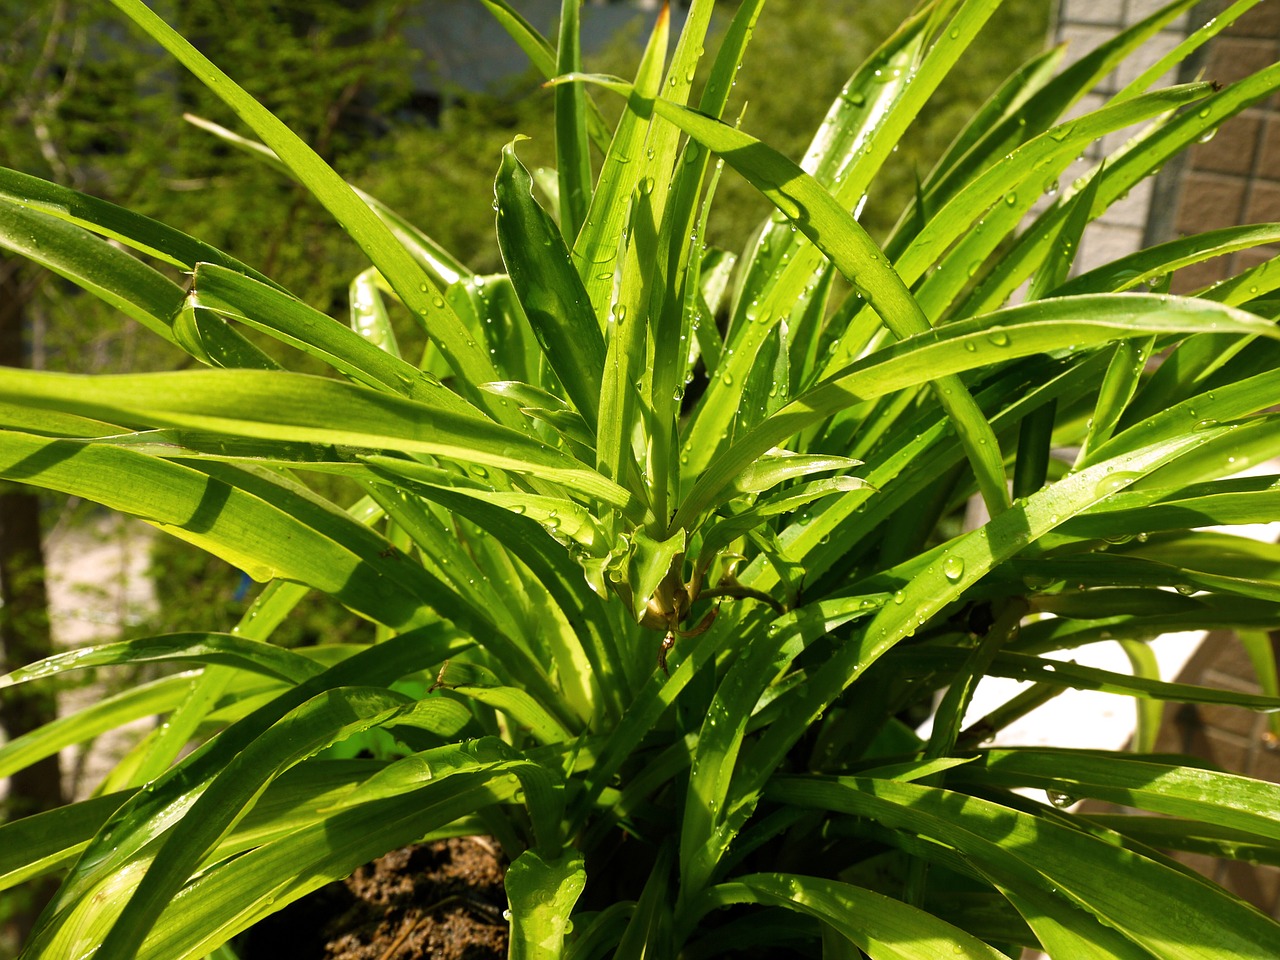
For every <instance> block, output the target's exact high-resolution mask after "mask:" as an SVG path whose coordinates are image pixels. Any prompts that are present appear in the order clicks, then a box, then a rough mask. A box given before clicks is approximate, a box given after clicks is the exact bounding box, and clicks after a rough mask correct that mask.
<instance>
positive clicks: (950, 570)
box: [942, 556, 964, 583]
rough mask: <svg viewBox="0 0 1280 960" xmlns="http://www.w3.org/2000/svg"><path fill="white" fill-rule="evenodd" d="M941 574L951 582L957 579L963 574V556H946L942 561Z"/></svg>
mask: <svg viewBox="0 0 1280 960" xmlns="http://www.w3.org/2000/svg"><path fill="white" fill-rule="evenodd" d="M942 575H943V576H944V577H946V578H947V579H948V580H950V581H951V582H952V583H956V582H957V581H959V579H960V578H961V577H963V576H964V558H963V557H957V556H950V557H947V559H946V560H944V561H943V562H942Z"/></svg>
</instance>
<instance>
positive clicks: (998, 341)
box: [987, 330, 1009, 347]
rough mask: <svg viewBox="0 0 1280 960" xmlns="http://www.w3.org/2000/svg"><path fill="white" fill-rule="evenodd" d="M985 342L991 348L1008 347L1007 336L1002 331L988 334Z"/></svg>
mask: <svg viewBox="0 0 1280 960" xmlns="http://www.w3.org/2000/svg"><path fill="white" fill-rule="evenodd" d="M987 342H988V343H990V344H991V345H992V346H993V347H1007V346H1008V345H1009V335H1008V334H1007V333H1005V332H1004V331H1003V330H997V331H996V332H995V333H992V334H988V336H987Z"/></svg>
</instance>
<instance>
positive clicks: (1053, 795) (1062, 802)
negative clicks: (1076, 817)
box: [1044, 790, 1076, 810]
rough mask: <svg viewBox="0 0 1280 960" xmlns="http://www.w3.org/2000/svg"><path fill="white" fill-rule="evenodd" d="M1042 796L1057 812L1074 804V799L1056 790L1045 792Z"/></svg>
mask: <svg viewBox="0 0 1280 960" xmlns="http://www.w3.org/2000/svg"><path fill="white" fill-rule="evenodd" d="M1044 795H1045V797H1046V798H1047V799H1048V800H1049V803H1050V804H1052V805H1053V806H1055V807H1057V808H1058V809H1059V810H1064V809H1066V808H1067V807H1069V806H1071V805H1072V804H1073V803H1075V802H1076V798H1075V797H1073V796H1071V795H1070V794H1066V793H1061V792H1059V791H1057V790H1046V791H1045V792H1044Z"/></svg>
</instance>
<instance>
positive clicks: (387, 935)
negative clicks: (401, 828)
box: [236, 837, 507, 960]
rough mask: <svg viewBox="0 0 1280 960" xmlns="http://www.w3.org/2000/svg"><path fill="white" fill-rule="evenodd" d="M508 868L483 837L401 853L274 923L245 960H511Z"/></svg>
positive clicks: (243, 947)
mask: <svg viewBox="0 0 1280 960" xmlns="http://www.w3.org/2000/svg"><path fill="white" fill-rule="evenodd" d="M505 869H506V864H505V862H504V861H503V858H502V854H501V851H500V850H499V849H498V848H497V847H496V845H495V844H493V843H491V842H490V841H489V840H487V839H485V838H483V837H461V838H456V839H452V840H441V841H438V842H435V843H427V844H417V845H414V846H410V847H403V848H402V849H400V850H393V851H391V852H390V853H388V854H386V855H385V856H382V857H379V858H378V859H377V860H374V861H373V862H371V863H367V864H365V865H364V866H362V867H360V868H359V869H358V870H356V872H355V873H353V874H352V875H351V876H350V877H348V878H347V879H346V880H343V881H342V882H340V883H331V884H329V885H327V886H325V887H322V888H321V889H319V890H317V891H315V892H314V893H312V894H309V895H308V896H306V897H303V898H302V899H300V900H298V901H297V902H295V903H292V904H290V905H289V906H288V907H286V908H285V909H284V910H281V911H280V912H279V913H276V914H273V915H272V916H270V917H267V918H266V919H264V920H263V921H261V922H260V923H258V924H257V925H256V926H254V927H253V929H251V930H249V931H248V932H247V933H246V935H245V937H244V939H243V940H242V941H241V942H240V943H238V944H237V945H236V949H237V952H238V953H239V954H240V957H241V960H278V958H279V957H291V958H294V960H428V958H430V960H503V958H505V957H506V955H507V922H506V921H505V920H504V919H503V917H502V911H503V909H504V908H505V906H506V893H505V892H504V890H503V886H502V878H503V873H504V871H505Z"/></svg>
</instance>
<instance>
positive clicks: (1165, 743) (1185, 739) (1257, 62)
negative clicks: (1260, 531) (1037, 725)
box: [1055, 0, 1280, 956]
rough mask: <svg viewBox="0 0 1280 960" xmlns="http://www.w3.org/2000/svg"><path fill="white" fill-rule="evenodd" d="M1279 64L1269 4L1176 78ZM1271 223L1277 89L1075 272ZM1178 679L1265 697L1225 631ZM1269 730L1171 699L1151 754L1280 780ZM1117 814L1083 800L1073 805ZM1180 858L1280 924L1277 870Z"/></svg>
mask: <svg viewBox="0 0 1280 960" xmlns="http://www.w3.org/2000/svg"><path fill="white" fill-rule="evenodd" d="M1156 5H1157V4H1156V3H1154V2H1152V0H1062V2H1061V4H1060V9H1059V18H1058V24H1057V26H1056V28H1055V33H1056V39H1057V40H1059V41H1067V42H1068V43H1070V44H1071V45H1072V46H1073V47H1075V50H1073V51H1072V52H1070V53H1069V54H1068V57H1069V58H1079V57H1080V56H1081V55H1083V53H1084V52H1086V51H1087V50H1089V49H1092V48H1093V47H1094V46H1096V45H1097V44H1098V43H1099V42H1101V41H1102V40H1103V39H1105V38H1106V37H1108V36H1111V35H1112V34H1113V33H1114V32H1115V31H1117V30H1119V29H1121V28H1122V27H1123V26H1125V25H1128V24H1131V23H1134V22H1135V21H1136V20H1138V19H1141V18H1142V17H1144V16H1146V15H1147V14H1149V13H1150V12H1152V10H1154V9H1155V6H1156ZM1222 5H1225V4H1220V5H1219V6H1222ZM1212 8H1213V3H1212V2H1210V3H1204V4H1202V5H1201V7H1200V8H1198V9H1197V11H1196V14H1195V16H1194V17H1193V18H1192V19H1191V22H1192V23H1194V24H1199V23H1202V22H1204V20H1205V18H1206V17H1207V16H1208V15H1209V14H1210V13H1211V12H1212ZM1186 27H1187V18H1185V17H1184V18H1182V19H1180V20H1178V21H1176V22H1175V23H1174V24H1171V25H1170V29H1169V30H1167V31H1166V32H1165V33H1162V34H1161V35H1160V36H1159V37H1158V38H1157V41H1158V42H1157V47H1158V48H1159V49H1160V50H1164V49H1169V48H1170V45H1171V44H1174V43H1176V42H1178V40H1179V39H1180V38H1181V36H1182V35H1183V33H1184V32H1185V30H1186ZM1148 62H1151V61H1150V60H1148ZM1276 62H1280V3H1277V2H1274V0H1273V2H1270V3H1267V2H1263V3H1261V4H1259V5H1258V6H1257V7H1255V8H1254V9H1253V10H1251V11H1250V12H1249V13H1247V14H1245V15H1244V16H1243V17H1241V18H1240V19H1239V20H1238V21H1237V22H1236V23H1234V24H1232V25H1231V26H1230V27H1228V28H1227V29H1226V30H1224V31H1223V32H1222V34H1220V35H1219V36H1218V37H1217V38H1216V39H1215V40H1213V41H1212V42H1211V43H1210V44H1209V46H1208V47H1207V49H1205V50H1204V51H1203V54H1202V56H1201V57H1200V58H1199V62H1198V63H1192V64H1191V65H1190V70H1189V71H1184V73H1183V75H1182V76H1181V77H1179V79H1181V80H1191V79H1195V78H1196V73H1197V72H1199V73H1200V75H1201V76H1203V78H1204V79H1208V80H1217V81H1218V82H1219V83H1222V84H1227V83H1231V82H1233V81H1235V80H1239V79H1241V78H1242V77H1244V76H1247V75H1248V74H1251V73H1253V72H1255V71H1257V70H1260V69H1262V68H1265V67H1268V66H1270V65H1271V64H1274V63H1276ZM1143 66H1145V64H1138V63H1134V64H1129V65H1125V66H1122V67H1121V68H1118V69H1117V70H1116V71H1115V72H1114V73H1113V74H1112V75H1111V76H1109V77H1107V78H1106V80H1104V81H1103V83H1102V84H1100V85H1099V87H1098V88H1097V90H1095V91H1094V92H1093V93H1091V94H1090V95H1089V97H1088V98H1087V101H1086V102H1085V103H1082V104H1080V105H1079V107H1078V108H1077V110H1076V111H1075V114H1077V115H1078V114H1079V113H1083V112H1085V111H1086V110H1091V109H1096V108H1097V107H1099V106H1101V105H1102V104H1103V103H1104V102H1105V101H1106V99H1107V97H1108V96H1109V95H1110V94H1112V93H1114V92H1115V91H1116V90H1118V89H1119V88H1120V87H1121V86H1123V84H1124V82H1125V81H1126V80H1127V79H1128V78H1129V77H1131V76H1134V75H1136V71H1137V70H1138V69H1141V68H1142V67H1143ZM1119 142H1120V141H1119V140H1118V139H1116V136H1115V135H1113V137H1112V138H1109V139H1108V140H1107V141H1106V142H1104V143H1103V144H1101V145H1095V147H1094V149H1093V151H1092V152H1090V153H1088V154H1086V156H1085V157H1084V158H1083V159H1082V160H1081V161H1080V163H1079V167H1078V170H1076V171H1073V172H1072V173H1070V174H1069V176H1078V175H1079V173H1082V172H1084V171H1085V170H1087V169H1089V168H1091V167H1092V166H1093V165H1094V164H1096V162H1097V160H1098V159H1100V158H1101V157H1102V156H1105V155H1106V153H1108V152H1109V151H1110V150H1111V149H1113V148H1114V147H1115V146H1116V145H1118V143H1119ZM1270 221H1280V95H1276V96H1273V97H1271V98H1270V99H1268V100H1267V101H1264V102H1262V103H1260V104H1258V105H1257V106H1255V107H1251V108H1250V109H1248V110H1245V111H1242V112H1241V113H1240V114H1239V115H1238V116H1236V117H1234V118H1232V119H1231V120H1229V121H1227V122H1226V123H1224V124H1223V125H1222V127H1221V128H1220V129H1219V131H1218V133H1217V134H1216V136H1214V137H1213V138H1212V139H1211V140H1209V141H1207V142H1205V143H1202V144H1198V145H1197V146H1196V147H1194V148H1193V149H1192V150H1191V151H1190V153H1189V155H1187V156H1186V157H1185V159H1183V160H1181V161H1180V162H1171V163H1170V164H1168V165H1167V166H1166V168H1165V170H1164V171H1163V172H1162V174H1161V176H1160V177H1159V178H1158V179H1157V181H1156V183H1155V184H1154V185H1152V186H1147V187H1144V189H1143V190H1142V191H1141V192H1140V191H1138V190H1134V191H1133V192H1132V194H1131V196H1130V198H1129V199H1128V201H1127V202H1126V204H1125V205H1124V206H1123V207H1121V209H1120V210H1118V211H1115V212H1109V213H1108V215H1107V216H1105V217H1103V218H1101V219H1100V220H1099V221H1098V222H1097V223H1095V224H1093V225H1091V226H1090V228H1089V231H1088V232H1087V233H1086V234H1085V239H1084V242H1083V243H1082V245H1081V253H1080V257H1079V259H1078V261H1077V268H1078V269H1090V268H1091V267H1093V266H1096V265H1098V264H1100V263H1103V262H1106V261H1108V260H1111V259H1114V258H1115V257H1118V256H1122V255H1124V254H1125V253H1128V252H1130V251H1132V250H1136V249H1138V248H1139V246H1143V245H1149V244H1153V243H1159V242H1162V241H1165V240H1169V239H1172V238H1174V237H1176V236H1182V235H1187V234H1191V233H1198V232H1202V231H1205V230H1212V229H1215V228H1219V227H1229V226H1234V225H1238V224H1245V223H1260V222H1270ZM1277 255H1280V248H1276V247H1266V248H1259V249H1254V250H1247V251H1242V252H1239V253H1236V254H1232V255H1230V256H1226V257H1219V258H1217V259H1215V260H1211V261H1208V262H1206V263H1202V264H1197V265H1196V266H1194V267H1190V268H1187V269H1183V270H1180V271H1178V273H1177V274H1176V275H1175V276H1174V280H1173V290H1174V292H1177V293H1186V292H1191V291H1195V290H1198V289H1200V288H1202V287H1204V286H1205V285H1207V284H1210V283H1214V282H1216V281H1218V280H1221V279H1224V278H1225V277H1228V276H1231V275H1233V274H1235V273H1237V272H1239V271H1240V270H1242V269H1246V268H1248V267H1251V266H1253V265H1255V264H1257V263H1260V262H1262V261H1263V260H1268V259H1271V258H1272V257H1275V256H1277ZM1278 519H1280V518H1278ZM1270 526H1271V528H1272V533H1271V536H1275V533H1276V531H1277V530H1280V523H1277V524H1271V525H1270ZM1272 648H1273V652H1274V653H1276V654H1277V655H1280V631H1278V632H1276V633H1273V634H1272ZM1176 679H1177V680H1178V681H1179V682H1182V683H1192V684H1198V685H1203V686H1209V687H1216V688H1219V689H1227V690H1238V691H1241V692H1248V693H1261V692H1262V690H1261V687H1260V686H1259V684H1258V682H1257V678H1256V676H1255V674H1254V670H1253V667H1252V665H1251V664H1250V661H1249V659H1248V657H1247V656H1246V654H1245V652H1244V649H1243V647H1242V646H1241V644H1240V643H1239V641H1238V640H1237V639H1236V637H1235V636H1234V635H1233V634H1232V633H1230V632H1225V631H1218V632H1214V633H1211V634H1209V636H1208V637H1207V638H1206V640H1205V642H1204V643H1203V644H1202V645H1201V646H1200V648H1199V650H1198V651H1197V652H1196V654H1195V655H1194V656H1193V657H1192V659H1191V660H1190V661H1189V662H1188V663H1187V665H1186V666H1185V667H1184V668H1183V670H1182V672H1181V673H1180V674H1179V675H1178V677H1177V678H1176ZM1268 730H1269V728H1268V717H1267V716H1265V715H1262V714H1258V713H1253V712H1250V711H1246V710H1241V709H1236V708H1231V707H1220V706H1206V705H1199V706H1197V705H1190V704H1186V705H1181V704H1171V705H1169V706H1168V707H1166V709H1165V712H1164V720H1163V723H1162V726H1161V730H1160V736H1159V739H1158V741H1157V745H1156V749H1157V751H1158V752H1165V753H1175V754H1187V755H1191V756H1195V757H1199V758H1201V759H1203V760H1206V761H1208V762H1210V763H1212V764H1214V765H1216V766H1218V767H1220V768H1222V769H1224V770H1229V771H1232V772H1235V773H1242V774H1245V775H1247V776H1251V777H1256V778H1258V779H1261V780H1269V781H1272V782H1280V744H1278V743H1277V741H1276V739H1275V738H1273V737H1272V736H1271V735H1270V734H1269V732H1268ZM1115 809H1116V808H1115V807H1112V806H1110V805H1106V804H1096V803H1088V804H1085V805H1084V807H1083V809H1082V812H1084V813H1089V812H1108V811H1114V810H1115ZM1177 858H1178V859H1179V860H1182V861H1183V862H1185V863H1187V864H1188V865H1189V866H1191V867H1193V868H1195V869H1196V870H1198V871H1200V872H1201V873H1203V874H1205V875H1206V876H1208V877H1210V878H1211V879H1213V880H1214V881H1215V882H1217V883H1220V884H1222V885H1223V886H1225V887H1226V888H1227V889H1229V890H1232V891H1233V892H1235V893H1236V894H1237V895H1238V896H1240V897H1242V898H1244V899H1245V900H1248V901H1249V902H1251V903H1253V904H1254V905H1255V906H1257V907H1258V908H1259V909H1260V910H1262V911H1264V912H1266V913H1268V914H1270V915H1271V916H1273V917H1276V918H1277V919H1280V867H1274V866H1266V865H1254V864H1249V863H1246V862H1243V861H1222V860H1217V859H1214V858H1211V857H1207V856H1200V855H1196V854H1178V855H1177ZM1277 956H1280V946H1278V947H1277Z"/></svg>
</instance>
